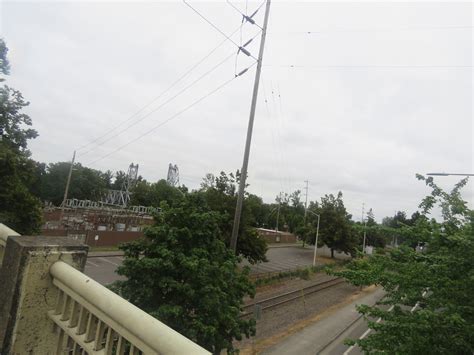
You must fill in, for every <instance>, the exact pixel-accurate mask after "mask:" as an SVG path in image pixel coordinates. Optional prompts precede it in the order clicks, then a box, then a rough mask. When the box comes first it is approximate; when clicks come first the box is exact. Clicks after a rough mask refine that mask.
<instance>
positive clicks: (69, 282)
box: [49, 261, 209, 354]
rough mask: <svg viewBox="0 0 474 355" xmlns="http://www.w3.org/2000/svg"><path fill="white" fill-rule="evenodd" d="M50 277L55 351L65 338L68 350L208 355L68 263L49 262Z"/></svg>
mask: <svg viewBox="0 0 474 355" xmlns="http://www.w3.org/2000/svg"><path fill="white" fill-rule="evenodd" d="M51 275H52V276H53V278H54V280H53V283H54V285H56V286H57V287H58V288H59V289H60V290H61V291H62V295H61V297H60V299H59V302H58V304H57V307H56V309H55V310H52V311H50V313H49V314H50V317H51V318H52V319H53V321H54V322H55V323H56V324H57V325H58V326H59V327H60V328H61V330H62V334H64V335H63V336H61V337H59V341H60V343H59V344H58V349H63V350H64V347H65V345H66V344H68V341H67V340H66V339H64V336H65V337H67V338H69V347H68V350H71V349H76V348H84V349H88V353H96V352H97V353H99V352H101V351H104V353H107V354H108V353H109V352H110V351H111V350H112V349H115V348H118V349H123V348H127V349H131V350H128V351H130V353H131V354H134V353H135V352H137V353H138V352H141V353H143V354H209V352H208V351H206V350H205V349H203V348H201V347H200V346H199V345H197V344H195V343H193V342H192V341H191V340H189V339H187V338H186V337H184V336H182V335H181V334H179V333H178V332H176V331H174V330H173V329H171V328H170V327H168V326H166V325H165V324H163V323H162V322H160V321H159V320H157V319H156V318H154V317H152V316H150V315H149V314H147V313H145V312H144V311H142V310H141V309H140V308H138V307H136V306H134V305H133V304H131V303H129V302H127V301H126V300H124V299H123V298H122V297H120V296H118V295H117V294H115V293H114V292H112V291H110V290H108V289H107V288H105V287H103V286H102V285H101V284H99V283H98V282H95V281H94V280H92V279H91V278H89V277H88V276H86V275H84V274H83V273H81V272H80V271H78V270H76V269H74V268H73V267H71V266H70V265H68V264H66V263H64V262H62V261H58V262H56V263H54V264H53V266H52V267H51ZM58 353H60V352H58Z"/></svg>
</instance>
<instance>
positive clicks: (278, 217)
mask: <svg viewBox="0 0 474 355" xmlns="http://www.w3.org/2000/svg"><path fill="white" fill-rule="evenodd" d="M280 206H281V192H280V198H279V200H278V212H277V221H276V227H275V230H276V231H277V232H278V221H279V220H280Z"/></svg>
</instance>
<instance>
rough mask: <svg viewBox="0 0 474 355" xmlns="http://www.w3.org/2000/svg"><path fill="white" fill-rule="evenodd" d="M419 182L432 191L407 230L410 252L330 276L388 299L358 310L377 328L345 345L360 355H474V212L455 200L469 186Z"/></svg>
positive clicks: (402, 251)
mask: <svg viewBox="0 0 474 355" xmlns="http://www.w3.org/2000/svg"><path fill="white" fill-rule="evenodd" d="M418 178H419V179H420V180H423V181H425V183H426V184H427V185H428V186H430V187H431V188H432V192H431V194H430V195H429V196H427V197H426V198H425V199H423V201H422V203H421V204H420V208H421V209H422V212H421V213H422V214H423V215H424V216H425V218H417V221H416V224H415V226H413V227H405V232H404V233H405V234H406V240H407V244H408V245H407V244H405V245H402V246H401V247H400V248H397V249H394V250H392V251H391V252H390V253H388V254H386V255H374V256H372V257H369V258H364V259H358V260H355V261H354V262H353V263H352V264H350V265H349V266H348V268H347V270H345V271H343V272H339V273H336V274H337V275H339V276H343V277H346V278H347V279H348V280H349V281H350V282H352V283H353V284H355V285H369V284H376V285H380V286H382V287H383V289H384V290H385V292H386V296H385V297H384V298H383V299H382V300H381V301H380V302H379V303H378V304H377V305H375V306H367V305H363V306H360V307H359V308H358V309H359V312H361V313H362V314H363V315H364V316H365V317H373V318H371V319H374V318H375V319H378V318H381V320H382V321H381V322H375V321H369V322H368V324H369V327H370V328H371V329H374V330H375V332H372V333H371V334H370V335H369V336H368V337H366V338H364V339H359V340H356V341H355V342H354V341H352V342H351V343H357V345H359V346H360V347H361V348H362V350H363V351H365V352H366V353H377V354H378V353H390V354H417V353H419V354H426V353H427V352H429V353H430V354H472V353H473V351H474V298H473V297H472V295H473V294H474V282H473V280H474V268H473V265H474V212H473V211H472V210H469V209H468V208H467V204H466V202H465V201H463V200H462V198H461V196H460V190H461V188H462V187H463V186H465V184H466V181H467V179H464V180H462V181H461V182H459V183H458V184H456V186H455V187H454V189H453V190H452V191H451V192H450V193H447V192H445V191H443V190H441V189H440V188H439V187H438V186H437V185H436V184H435V183H434V181H433V179H432V178H431V177H430V178H428V179H425V178H424V177H422V176H418ZM434 206H439V207H441V211H442V218H443V220H442V222H441V223H438V222H436V221H435V220H434V219H431V220H430V219H428V218H427V215H428V214H429V213H430V211H431V210H432V208H433V207H434ZM416 239H418V240H420V241H424V242H427V245H428V247H427V248H426V249H425V250H424V252H423V253H421V252H416V251H415V250H414V249H413V248H412V247H411V243H412V241H413V240H416ZM382 305H385V307H381V306H382ZM387 306H391V307H390V308H389V307H387Z"/></svg>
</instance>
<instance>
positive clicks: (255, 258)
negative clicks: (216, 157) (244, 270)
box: [200, 171, 267, 263]
mask: <svg viewBox="0 0 474 355" xmlns="http://www.w3.org/2000/svg"><path fill="white" fill-rule="evenodd" d="M211 177H214V182H211V181H210V178H211ZM239 179H240V174H239V172H238V171H237V173H236V174H235V175H234V174H232V173H230V174H229V175H227V174H226V173H224V172H221V173H220V175H219V176H218V177H215V176H214V175H212V174H207V175H206V178H205V181H204V182H203V184H202V188H201V190H200V193H201V194H202V195H203V197H204V199H205V200H206V203H207V205H208V206H209V208H211V210H213V211H216V212H219V213H220V214H221V215H222V216H223V219H222V220H221V222H220V229H221V231H222V238H223V241H224V242H225V243H226V245H230V237H231V232H232V226H233V223H234V214H235V207H236V203H237V191H238V189H237V186H238V184H239ZM259 206H261V205H260V201H259V200H258V199H256V198H255V196H254V195H249V194H246V195H245V198H244V203H243V207H242V214H241V220H240V227H239V236H238V241H237V252H238V253H239V254H240V255H242V256H243V257H245V258H246V259H247V260H248V261H249V262H251V263H256V262H259V261H267V258H266V256H265V254H266V252H267V243H266V242H265V240H264V239H260V238H259V236H258V234H257V233H256V231H255V227H256V226H257V225H256V224H254V223H256V219H255V215H254V213H255V212H256V210H257V209H258V208H259Z"/></svg>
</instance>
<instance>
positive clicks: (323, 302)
mask: <svg viewBox="0 0 474 355" xmlns="http://www.w3.org/2000/svg"><path fill="white" fill-rule="evenodd" d="M328 278H330V277H329V276H328ZM315 280H317V279H311V280H308V281H307V282H309V284H311V283H314V282H315ZM294 281H298V280H294ZM299 281H306V280H299ZM321 281H323V279H321ZM309 284H308V285H309ZM288 287H289V286H288ZM299 287H301V286H299ZM303 287H304V286H303ZM293 289H294V288H293ZM357 290H358V288H357V287H355V286H352V285H350V284H348V283H341V284H339V285H336V286H334V287H331V288H327V289H324V290H322V291H319V292H316V293H313V294H310V295H307V296H306V297H304V298H301V299H298V300H295V301H294V302H290V303H287V304H285V305H282V306H280V307H278V308H273V309H269V310H266V311H262V314H261V317H260V319H258V320H257V334H256V335H255V337H253V338H250V339H243V340H242V341H240V342H235V347H236V348H240V349H242V348H244V347H246V346H248V345H250V344H251V343H252V342H254V341H258V340H260V339H264V338H267V337H270V336H272V335H275V334H276V333H279V332H281V331H284V330H285V329H286V328H288V327H289V326H291V325H292V324H294V323H296V322H298V321H301V320H303V319H305V318H309V317H311V316H314V315H316V314H318V313H321V312H323V311H325V310H326V309H327V308H329V307H331V306H333V305H336V304H338V303H341V302H343V301H344V300H345V299H346V298H347V297H348V296H350V295H352V294H354V293H355V292H356V291H357ZM259 297H260V295H259Z"/></svg>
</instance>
